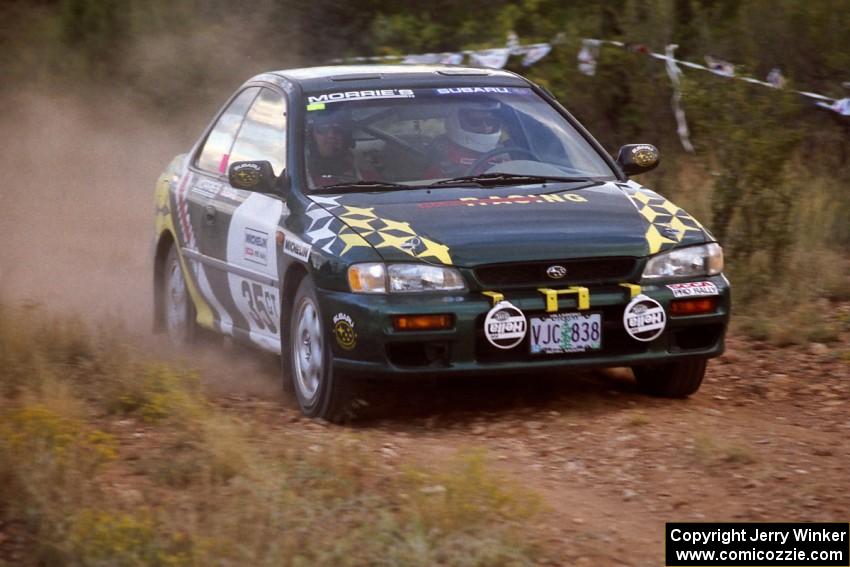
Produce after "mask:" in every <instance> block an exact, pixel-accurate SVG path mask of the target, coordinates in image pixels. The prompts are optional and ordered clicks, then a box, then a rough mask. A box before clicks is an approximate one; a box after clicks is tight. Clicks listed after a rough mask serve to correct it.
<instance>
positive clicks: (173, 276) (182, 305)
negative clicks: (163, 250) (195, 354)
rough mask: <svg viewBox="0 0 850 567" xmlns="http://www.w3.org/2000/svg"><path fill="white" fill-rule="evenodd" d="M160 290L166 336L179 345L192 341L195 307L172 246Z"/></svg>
mask: <svg viewBox="0 0 850 567" xmlns="http://www.w3.org/2000/svg"><path fill="white" fill-rule="evenodd" d="M162 292H163V295H162V310H163V312H162V321H163V322H164V323H165V331H166V333H167V334H168V338H169V339H170V340H171V342H172V343H173V344H175V345H179V346H185V345H189V344H192V343H194V342H195V339H196V338H197V327H196V323H195V307H194V305H192V299H191V297H190V296H189V288H188V286H187V285H186V279H185V277H184V276H183V269H182V268H181V266H180V259H179V258H178V257H177V249H176V248H175V247H174V246H172V247H171V249H170V250H169V251H168V256H167V257H166V258H165V269H164V270H163V272H162Z"/></svg>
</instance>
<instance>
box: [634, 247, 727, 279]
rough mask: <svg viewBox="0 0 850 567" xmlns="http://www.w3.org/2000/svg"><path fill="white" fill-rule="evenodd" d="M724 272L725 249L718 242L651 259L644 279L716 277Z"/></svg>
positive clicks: (677, 250) (644, 271) (675, 251)
mask: <svg viewBox="0 0 850 567" xmlns="http://www.w3.org/2000/svg"><path fill="white" fill-rule="evenodd" d="M722 271H723V249H722V248H721V247H720V245H719V244H717V243H716V242H712V243H711V244H703V245H702V246H689V247H687V248H679V249H676V250H670V251H669V252H664V253H663V254H658V255H656V256H653V257H652V258H650V259H649V262H647V263H646V267H645V268H644V269H643V277H644V278H677V277H692V276H714V275H717V274H719V273H720V272H722Z"/></svg>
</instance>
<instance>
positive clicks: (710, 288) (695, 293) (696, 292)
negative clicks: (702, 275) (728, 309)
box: [667, 282, 720, 297]
mask: <svg viewBox="0 0 850 567" xmlns="http://www.w3.org/2000/svg"><path fill="white" fill-rule="evenodd" d="M667 287H668V288H669V289H670V291H672V292H673V297H704V296H706V295H719V294H720V292H718V291H717V286H716V285H714V284H713V283H712V282H688V283H677V284H669V285H668V286H667Z"/></svg>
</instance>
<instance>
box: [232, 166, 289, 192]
mask: <svg viewBox="0 0 850 567" xmlns="http://www.w3.org/2000/svg"><path fill="white" fill-rule="evenodd" d="M227 179H228V181H230V185H232V186H233V187H234V188H236V189H243V190H245V191H256V192H257V193H275V192H276V191H275V183H276V182H277V177H276V176H275V174H274V170H273V169H272V164H270V163H269V162H267V161H237V162H233V163H232V164H230V167H229V168H228V170H227Z"/></svg>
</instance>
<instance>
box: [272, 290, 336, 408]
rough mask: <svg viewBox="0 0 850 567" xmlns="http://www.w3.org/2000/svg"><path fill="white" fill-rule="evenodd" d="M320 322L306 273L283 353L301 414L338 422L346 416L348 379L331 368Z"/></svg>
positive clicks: (313, 293)
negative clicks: (287, 362)
mask: <svg viewBox="0 0 850 567" xmlns="http://www.w3.org/2000/svg"><path fill="white" fill-rule="evenodd" d="M323 321H324V319H323V317H322V312H321V309H320V307H319V300H318V297H317V295H316V288H315V286H314V285H313V282H312V280H311V278H310V277H309V276H307V277H305V278H304V279H302V280H301V284H300V285H299V286H298V290H297V291H296V292H295V300H294V301H293V305H292V317H290V325H289V337H288V349H287V353H286V354H287V355H288V357H287V358H288V359H289V373H290V376H291V378H292V385H293V390H294V391H295V397H296V399H297V400H298V405H299V406H300V408H301V411H302V413H304V415H306V416H307V417H313V418H322V419H326V420H328V421H332V422H339V421H342V420H343V419H345V418H346V417H348V416H347V413H346V412H347V409H348V405H349V400H350V380H349V379H348V378H347V377H346V376H344V375H343V374H341V373H340V372H334V370H333V364H332V362H333V353H332V352H331V343H330V340H329V339H330V333H329V332H328V331H327V329H326V328H325V325H324V322H323ZM284 362H286V361H284Z"/></svg>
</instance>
